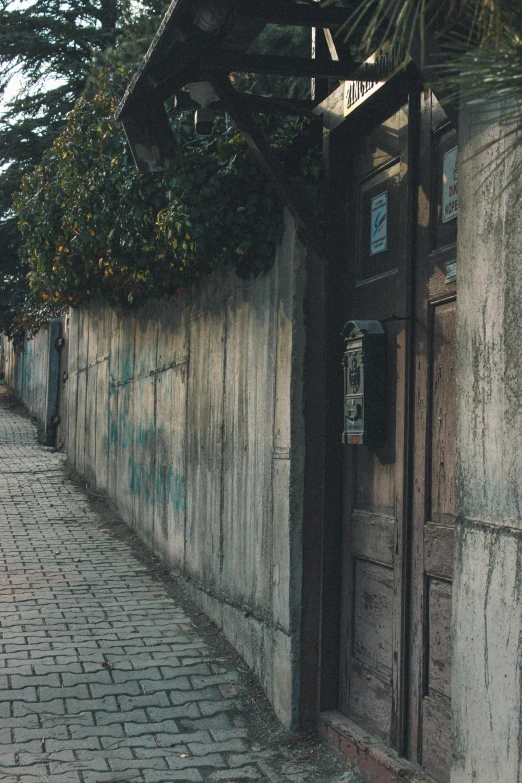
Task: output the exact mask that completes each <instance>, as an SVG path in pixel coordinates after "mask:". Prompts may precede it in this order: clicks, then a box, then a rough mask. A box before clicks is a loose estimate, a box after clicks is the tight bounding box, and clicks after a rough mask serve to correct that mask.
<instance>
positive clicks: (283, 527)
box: [65, 218, 304, 724]
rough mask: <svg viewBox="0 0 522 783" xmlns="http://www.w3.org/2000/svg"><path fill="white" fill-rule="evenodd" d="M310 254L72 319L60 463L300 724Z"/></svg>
mask: <svg viewBox="0 0 522 783" xmlns="http://www.w3.org/2000/svg"><path fill="white" fill-rule="evenodd" d="M303 288H304V253H303V250H302V249H301V247H300V246H299V244H298V243H297V241H296V238H295V232H294V228H293V223H292V221H291V219H290V218H287V228H286V232H285V236H284V239H283V242H282V244H281V246H280V247H279V250H278V252H277V258H276V261H275V265H274V267H273V268H272V269H271V270H270V272H269V273H268V274H266V275H264V276H262V277H260V278H258V279H255V280H251V281H248V282H243V281H241V280H239V279H238V278H237V277H236V275H235V274H234V273H233V272H231V271H228V270H227V271H221V272H219V273H215V274H214V275H213V276H212V277H211V278H210V279H209V280H207V281H205V282H202V283H201V286H200V287H199V289H198V290H197V291H193V292H192V293H190V294H189V293H185V294H184V295H183V296H181V297H177V298H175V299H173V300H170V301H164V302H157V301H154V302H152V303H151V304H150V305H148V306H146V307H144V308H142V309H140V310H139V311H138V312H136V313H133V314H129V315H121V314H118V313H117V312H116V311H115V310H113V309H111V308H109V307H107V306H102V305H100V304H91V305H89V306H86V307H82V308H81V309H79V310H77V311H74V312H72V314H71V319H70V337H69V341H70V342H69V379H68V381H67V383H66V401H67V433H66V436H65V437H66V443H67V452H68V458H69V460H70V461H71V463H72V464H73V465H74V466H75V467H76V469H77V470H78V471H79V472H80V473H81V474H83V475H84V476H86V478H87V479H88V481H89V482H90V483H91V484H92V485H93V486H96V487H97V488H98V489H100V490H102V491H103V492H105V493H107V494H108V495H109V497H110V498H111V499H112V500H113V501H114V503H115V504H116V506H117V507H118V509H119V510H120V512H121V514H122V515H123V517H124V518H125V519H126V520H127V521H128V522H129V523H130V524H131V525H132V526H133V527H134V528H135V529H136V531H137V532H138V533H139V535H140V536H141V538H142V539H143V540H144V541H145V542H146V543H147V544H148V545H149V546H151V547H152V548H153V549H154V550H155V551H156V552H157V553H158V554H159V555H160V556H161V557H162V559H163V560H164V561H166V562H167V563H168V564H169V565H170V566H172V567H174V568H175V569H176V570H177V571H178V572H179V573H180V574H181V575H182V576H183V577H184V579H185V580H186V584H187V587H188V589H189V590H190V591H191V592H192V594H193V595H194V598H195V599H196V601H197V602H198V604H199V605H200V606H201V607H202V608H203V609H204V611H205V612H206V613H207V614H208V615H209V616H210V617H211V618H212V619H213V620H214V621H215V622H216V623H217V624H218V625H220V626H221V627H222V628H223V630H224V632H225V634H226V636H227V638H228V639H229V640H230V641H231V642H232V644H233V645H234V646H235V647H236V649H237V650H238V651H239V652H240V653H241V654H242V655H243V657H244V658H245V660H246V662H247V663H248V665H249V666H250V667H251V668H252V669H253V670H254V671H255V673H256V674H257V675H258V676H259V678H260V681H261V683H262V684H263V686H264V688H265V690H266V692H267V694H268V696H269V698H270V700H271V701H272V703H273V705H274V707H275V709H276V711H277V713H278V715H279V717H280V718H281V719H282V720H283V721H284V722H285V723H287V724H292V723H293V722H295V719H296V708H297V698H298V677H297V675H298V650H299V620H300V615H299V607H300V598H301V568H300V563H301V551H300V550H301V516H302V509H301V504H302V495H303V491H302V482H303V479H302V473H303V459H304V455H303V430H304V428H303V420H302V399H301V396H302V362H303V352H304V325H303V302H302V298H303V293H302V291H303Z"/></svg>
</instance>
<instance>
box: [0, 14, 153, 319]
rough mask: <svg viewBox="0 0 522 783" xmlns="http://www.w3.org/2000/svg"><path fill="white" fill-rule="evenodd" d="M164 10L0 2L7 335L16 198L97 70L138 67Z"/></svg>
mask: <svg viewBox="0 0 522 783" xmlns="http://www.w3.org/2000/svg"><path fill="white" fill-rule="evenodd" d="M164 5H165V3H164V0H147V5H146V8H145V7H144V6H140V7H137V6H136V5H134V6H132V3H131V0H67V1H66V2H65V1H64V0H35V1H34V2H28V3H20V2H19V1H18V0H3V2H0V100H2V99H3V114H2V116H1V117H0V330H3V331H5V332H6V333H8V334H11V333H12V332H13V330H16V329H17V328H18V327H17V324H18V323H19V322H17V321H14V318H15V317H17V316H16V313H17V312H19V310H20V307H21V305H22V303H23V301H24V297H25V296H26V292H27V285H26V274H27V267H25V266H24V265H23V264H21V263H20V261H19V258H18V248H19V246H20V236H19V233H18V230H17V227H16V217H15V214H14V212H13V208H12V194H13V192H14V191H15V190H16V189H17V188H18V187H19V185H20V180H21V177H22V175H23V174H25V173H27V172H29V171H31V169H33V167H34V166H35V165H36V164H37V163H38V162H39V161H40V160H41V158H42V155H43V153H44V151H45V150H46V149H47V148H48V147H49V146H50V145H51V144H52V142H53V141H54V139H55V138H56V137H57V136H58V134H59V133H60V132H61V131H62V129H63V127H64V124H65V118H66V116H67V114H68V113H69V112H70V111H71V110H72V109H73V107H74V105H75V102H76V100H77V99H78V97H79V96H80V95H81V94H82V92H83V91H84V90H85V89H86V87H87V89H89V87H90V85H91V84H92V79H91V80H90V79H89V77H90V74H91V72H92V69H93V67H95V68H97V69H98V68H99V63H100V62H102V63H106V62H109V61H110V59H111V57H116V56H117V57H118V58H119V61H120V64H121V65H131V66H132V65H134V64H136V63H137V62H139V60H140V58H141V56H142V54H143V53H144V51H145V50H146V47H147V45H148V42H149V41H150V39H151V37H152V35H153V33H154V30H155V28H156V27H157V24H158V20H159V18H160V12H161V11H162V10H163V6H164ZM133 8H134V10H133ZM116 50H117V51H118V54H117V55H115V51H116ZM15 85H17V86H18V91H17V93H16V94H14V96H13V94H12V93H13V88H14V86H15ZM9 96H11V97H9Z"/></svg>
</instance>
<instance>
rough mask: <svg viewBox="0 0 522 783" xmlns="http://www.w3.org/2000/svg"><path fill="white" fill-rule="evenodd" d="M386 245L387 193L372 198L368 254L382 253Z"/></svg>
mask: <svg viewBox="0 0 522 783" xmlns="http://www.w3.org/2000/svg"><path fill="white" fill-rule="evenodd" d="M387 247H388V193H387V192H384V193H380V194H379V195H378V196H375V198H372V208H371V230H370V255H371V256H374V255H376V254H377V253H382V251H383V250H386V248H387Z"/></svg>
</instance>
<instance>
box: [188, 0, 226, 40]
mask: <svg viewBox="0 0 522 783" xmlns="http://www.w3.org/2000/svg"><path fill="white" fill-rule="evenodd" d="M227 13H228V3H227V2H226V0H196V2H195V3H194V4H193V10H192V14H193V16H192V18H193V20H194V24H195V25H196V27H199V29H200V30H202V31H203V32H204V33H210V34H211V35H215V34H216V33H219V31H220V29H221V26H222V24H223V22H224V21H225V19H226V16H227Z"/></svg>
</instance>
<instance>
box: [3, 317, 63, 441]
mask: <svg viewBox="0 0 522 783" xmlns="http://www.w3.org/2000/svg"><path fill="white" fill-rule="evenodd" d="M59 334H60V319H59V318H53V319H51V321H50V322H49V323H48V324H47V325H46V326H44V327H43V328H42V329H40V331H39V332H38V334H36V336H35V337H33V338H31V339H27V338H26V339H25V341H24V351H23V353H15V351H14V348H13V345H12V343H11V342H9V341H8V340H7V339H6V338H4V348H5V380H6V383H7V385H8V387H9V388H10V389H11V391H12V392H13V394H14V395H15V397H17V399H19V400H20V401H21V402H22V403H23V404H24V405H25V407H26V408H27V410H28V411H29V413H30V414H31V415H32V416H34V417H35V419H36V421H37V424H38V430H39V434H40V438H41V439H42V440H43V442H45V443H47V444H49V445H54V434H55V426H54V424H53V422H52V419H53V417H54V416H55V414H56V411H57V404H58V372H59V354H58V350H57V348H56V347H55V343H56V340H57V339H58V337H59Z"/></svg>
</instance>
